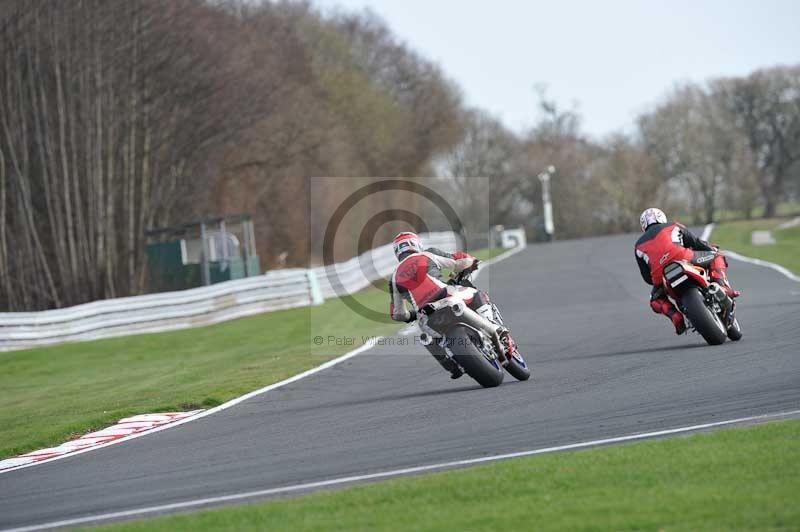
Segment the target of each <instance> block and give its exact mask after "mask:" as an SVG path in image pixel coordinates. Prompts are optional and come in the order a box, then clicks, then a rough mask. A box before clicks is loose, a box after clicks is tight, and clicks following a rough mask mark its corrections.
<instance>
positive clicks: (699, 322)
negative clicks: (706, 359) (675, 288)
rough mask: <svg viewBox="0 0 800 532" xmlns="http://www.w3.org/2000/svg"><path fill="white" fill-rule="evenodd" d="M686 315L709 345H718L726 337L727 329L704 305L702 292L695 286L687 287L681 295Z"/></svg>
mask: <svg viewBox="0 0 800 532" xmlns="http://www.w3.org/2000/svg"><path fill="white" fill-rule="evenodd" d="M681 303H682V304H683V308H684V310H685V311H686V315H687V316H688V317H689V319H690V320H691V322H692V325H694V328H695V329H696V330H697V332H699V333H700V336H702V337H703V338H704V339H705V341H706V342H708V344H709V345H720V344H722V343H724V342H725V340H726V339H727V338H728V331H727V330H726V329H725V325H724V324H723V323H722V320H721V319H720V318H719V316H717V315H715V314H714V312H713V311H712V310H711V309H709V308H708V307H707V306H706V302H705V299H704V298H703V294H702V293H700V290H699V289H697V288H689V289H687V290H686V291H685V292H684V293H683V294H682V295H681Z"/></svg>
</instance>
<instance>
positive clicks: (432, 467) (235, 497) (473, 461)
mask: <svg viewBox="0 0 800 532" xmlns="http://www.w3.org/2000/svg"><path fill="white" fill-rule="evenodd" d="M797 415H800V410H791V411H788V412H779V413H775V414H763V415H758V416H749V417H743V418H738V419H729V420H725V421H715V422H712V423H703V424H700V425H690V426H686V427H678V428H674V429H666V430H657V431H653V432H642V433H639V434H631V435H628V436H618V437H615V438H605V439H600V440H592V441H586V442H580V443H571V444H568V445H558V446H555V447H544V448H541V449H533V450H529V451H519V452H515V453H506V454H496V455H491V456H483V457H481V458H470V459H466V460H456V461H453V462H443V463H439V464H429V465H423V466H417V467H407V468H403V469H394V470H391V471H383V472H381V473H370V474H365V475H353V476H349V477H340V478H333V479H329V480H322V481H319V482H308V483H306V484H295V485H293V486H283V487H280V488H270V489H263V490H256V491H246V492H242V493H234V494H231V495H223V496H220V497H208V498H204V499H194V500H190V501H184V502H176V503H172V504H162V505H159V506H148V507H144V508H136V509H134V510H124V511H120V512H110V513H105V514H95V515H87V516H84V517H77V518H74V519H64V520H62V521H51V522H49V523H41V524H38V525H31V526H24V527H20V528H10V529H6V530H3V531H0V532H33V531H35V530H47V529H51V528H62V527H68V526H75V525H81V524H86V523H100V522H104V521H110V520H114V519H124V518H129V517H140V516H144V515H148V514H157V513H161V512H168V511H171V510H183V509H188V508H197V507H200V506H208V505H214V504H218V503H223V502H233V501H239V500H246V499H254V498H259V497H268V496H270V495H281V494H287V493H294V492H298V491H306V490H313V489H317V488H327V487H331V486H340V485H342V484H352V483H354V482H363V481H367V480H379V479H387V478H392V477H398V476H403V475H409V474H413V473H425V472H431V471H437V470H442V469H451V468H455V467H463V466H471V465H477V464H483V463H488V462H497V461H500V460H508V459H509V458H521V457H525V456H533V455H537V454H546V453H554V452H559V451H571V450H575V449H584V448H588V447H597V446H600V445H608V444H612V443H624V442H630V441H636V440H644V439H650V438H657V437H660V436H670V435H673V434H682V433H687V432H696V431H700V430H706V429H712V428H716V427H723V426H726V425H736V424H740V423H750V422H758V421H767V420H769V419H776V418H782V417H791V416H797Z"/></svg>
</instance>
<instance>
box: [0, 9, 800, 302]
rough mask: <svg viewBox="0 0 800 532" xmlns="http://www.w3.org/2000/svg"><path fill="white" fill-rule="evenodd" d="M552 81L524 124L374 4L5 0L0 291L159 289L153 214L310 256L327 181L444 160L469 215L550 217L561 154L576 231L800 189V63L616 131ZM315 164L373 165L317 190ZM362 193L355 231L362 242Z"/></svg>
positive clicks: (418, 169)
mask: <svg viewBox="0 0 800 532" xmlns="http://www.w3.org/2000/svg"><path fill="white" fill-rule="evenodd" d="M540 96H541V101H540V117H539V120H538V122H537V123H536V125H535V126H534V127H532V128H531V129H530V130H529V131H526V132H523V133H521V134H520V133H516V132H512V131H509V130H508V129H506V128H505V127H504V126H503V125H502V124H501V123H500V122H499V121H498V120H496V119H495V118H493V117H491V116H489V115H488V114H486V113H485V112H483V111H480V110H474V109H466V108H465V107H464V105H463V103H462V99H461V95H460V91H459V89H458V87H456V86H455V85H454V84H453V83H452V82H451V81H449V80H448V79H447V78H446V77H445V76H444V75H443V74H442V71H441V70H440V68H439V67H438V66H437V65H436V64H434V63H432V62H430V61H428V60H426V59H425V58H423V57H421V56H420V55H418V54H417V53H416V52H414V51H413V50H411V49H410V48H409V47H408V46H406V45H405V44H404V43H402V42H400V41H398V39H397V38H396V37H395V36H394V35H393V34H392V33H391V31H390V30H389V29H388V28H387V26H386V25H385V23H384V22H383V21H381V20H380V19H379V18H377V17H376V16H374V15H372V14H371V13H369V12H364V13H360V14H346V13H345V14H343V13H336V14H332V15H323V14H322V13H320V12H319V11H318V10H316V9H315V8H314V7H313V6H312V5H310V4H308V3H304V2H292V1H278V2H272V1H267V0H262V1H261V2H244V1H238V0H231V1H226V2H216V1H215V2H212V1H208V0H136V1H130V0H80V1H74V2H49V1H46V0H6V1H5V2H4V3H3V4H2V7H0V311H3V310H37V309H44V308H53V307H61V306H67V305H73V304H77V303H81V302H85V301H91V300H96V299H102V298H107V297H115V296H122V295H133V294H137V293H141V292H142V291H143V290H144V287H145V281H146V278H145V264H144V260H145V259H144V256H145V255H144V247H145V244H146V242H145V230H146V229H148V228H151V227H158V226H161V227H163V226H167V225H173V224H176V223H180V222H187V221H191V220H193V219H198V218H203V217H206V216H208V215H223V214H233V213H241V212H250V213H252V215H253V218H254V221H255V223H256V226H257V229H256V233H257V245H258V253H259V256H260V257H261V258H262V267H273V266H282V265H305V264H308V262H309V261H310V260H311V259H312V258H318V257H316V253H317V252H316V250H314V249H312V247H313V246H312V245H311V243H312V241H314V240H316V241H318V240H319V239H320V238H321V235H322V234H323V233H324V230H325V221H326V218H325V216H315V214H316V213H315V212H312V211H311V208H312V205H311V201H309V198H311V197H314V198H316V203H315V205H314V207H315V208H319V209H320V210H321V211H324V212H327V211H329V210H332V209H335V208H336V206H337V205H338V204H339V203H340V202H341V201H342V200H343V199H344V197H346V196H347V195H348V194H349V193H351V192H352V191H353V190H355V188H356V187H358V186H362V185H364V184H367V183H370V182H372V181H374V180H375V178H376V177H377V176H380V177H393V176H397V177H400V176H402V177H406V178H414V177H419V176H435V175H438V176H439V181H438V182H437V186H438V187H441V190H442V191H444V193H445V194H446V195H447V198H448V201H450V202H452V203H453V205H454V206H455V207H457V209H458V210H459V212H460V213H466V214H465V216H464V219H465V220H466V222H465V223H466V225H467V226H468V227H467V229H468V230H470V231H473V232H474V231H481V230H483V228H486V227H488V226H489V225H495V224H506V225H517V224H519V225H525V226H526V227H528V228H529V229H530V230H531V234H536V232H537V231H538V230H539V227H540V225H541V188H540V183H539V181H538V179H537V177H536V176H537V175H538V174H539V173H540V172H541V171H542V170H544V168H546V167H547V166H549V165H554V166H556V168H557V172H556V175H555V177H554V178H553V181H552V189H553V190H552V193H553V201H554V204H555V216H556V220H555V222H556V232H557V235H558V237H559V238H564V237H573V236H588V235H594V234H601V233H607V232H614V231H628V230H633V229H635V228H636V224H637V219H638V213H639V212H640V211H641V209H643V208H644V207H646V206H649V205H652V204H659V205H664V206H665V207H666V208H668V209H670V211H671V212H679V213H683V214H688V215H690V216H691V217H693V218H694V219H695V220H696V221H708V220H712V219H715V218H716V217H717V216H718V213H719V212H720V210H721V209H724V210H728V211H730V210H736V211H738V212H741V213H743V214H744V215H746V216H750V215H752V213H753V212H754V211H755V210H756V209H755V208H756V207H757V206H761V205H763V206H764V210H765V213H766V215H768V216H771V215H773V214H774V213H775V211H776V208H777V204H778V202H780V201H781V200H782V199H785V198H787V197H796V196H797V194H800V163H798V160H799V159H800V67H778V68H772V69H767V70H762V71H758V72H755V73H753V74H751V75H750V76H746V77H742V78H729V79H720V80H714V81H712V82H710V83H708V84H706V85H692V84H688V85H684V86H682V87H679V88H676V89H675V90H673V91H672V92H671V93H669V94H668V95H667V96H666V97H665V98H664V99H663V100H662V101H661V102H660V104H659V105H658V106H657V107H655V108H654V109H652V110H651V111H650V112H647V113H644V114H643V115H642V116H641V117H640V118H639V120H638V125H639V128H638V131H637V132H636V133H635V134H632V135H628V136H625V135H614V136H611V137H609V138H607V139H604V140H602V141H598V140H593V139H589V138H587V137H586V136H585V135H584V134H583V133H582V132H581V129H580V117H579V115H578V114H577V113H576V112H575V111H573V110H563V109H560V108H558V107H557V106H556V105H555V104H554V103H553V102H551V101H549V100H548V99H547V98H546V97H545V95H544V93H541V94H540ZM308 176H331V177H336V176H362V177H361V178H359V179H350V180H346V181H342V180H331V181H329V182H325V181H317V182H315V184H314V186H315V187H316V188H315V190H310V188H309V186H310V185H309V181H308V180H307V179H306V178H307V177H308ZM368 176H376V177H368ZM476 177H482V178H487V179H474V178H476ZM792 195H794V196H792ZM487 197H488V201H487V200H486V198H487ZM373 203H376V204H374V205H372V206H371V207H375V208H378V207H380V208H383V209H389V210H390V211H391V210H392V209H394V210H395V211H393V212H397V213H399V212H400V211H401V210H403V209H405V210H410V211H413V212H425V209H426V208H427V207H425V206H424V205H423V204H422V203H420V200H419V197H417V196H415V195H413V194H409V193H403V192H398V193H395V194H389V195H387V196H384V197H382V198H380V199H375V202H373ZM378 203H380V204H378ZM487 206H488V208H487ZM359 213H360V217H359V216H353V217H352V218H351V219H348V220H347V221H346V223H345V224H344V227H343V234H344V235H346V236H347V237H348V238H349V239H350V240H352V241H353V242H356V243H357V245H358V249H361V248H362V247H364V246H369V245H371V244H372V243H370V242H366V241H364V242H362V240H364V238H365V237H364V234H363V225H364V223H365V221H364V219H363V218H364V217H368V209H366V210H364V212H361V211H359ZM430 219H431V220H437V219H436V217H435V216H432V217H431V218H430ZM374 223H376V224H378V223H381V220H379V219H376V220H374ZM432 223H435V224H438V223H439V221H434V222H432ZM441 224H442V227H438V226H437V227H431V229H441V228H444V225H443V224H444V221H441ZM394 228H395V226H394V225H392V224H389V225H386V226H385V227H384V226H381V228H380V231H379V235H384V236H386V235H389V233H390V232H391V231H393V230H394ZM387 237H388V236H387ZM376 243H377V242H376ZM337 245H338V244H337ZM342 252H343V253H345V254H346V253H350V252H351V251H350V250H343V251H342Z"/></svg>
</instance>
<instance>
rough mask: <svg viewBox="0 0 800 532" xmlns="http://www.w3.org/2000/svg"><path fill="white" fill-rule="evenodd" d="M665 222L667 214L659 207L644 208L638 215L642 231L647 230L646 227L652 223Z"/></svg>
mask: <svg viewBox="0 0 800 532" xmlns="http://www.w3.org/2000/svg"><path fill="white" fill-rule="evenodd" d="M665 223H667V215H666V214H664V211H662V210H661V209H656V208H655V207H650V208H649V209H645V211H644V212H643V213H642V215H641V216H639V224H640V225H641V226H642V231H647V228H648V227H650V226H651V225H653V224H665Z"/></svg>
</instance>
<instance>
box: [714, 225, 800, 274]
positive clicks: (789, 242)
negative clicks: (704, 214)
mask: <svg viewBox="0 0 800 532" xmlns="http://www.w3.org/2000/svg"><path fill="white" fill-rule="evenodd" d="M785 221H787V219H786V218H772V219H764V220H747V221H740V222H730V223H722V224H719V225H717V226H715V227H714V231H713V232H712V233H711V240H712V241H713V242H715V243H717V244H719V245H720V246H721V247H722V249H729V250H731V251H736V252H737V253H741V254H742V255H747V256H748V257H756V258H759V259H762V260H767V261H770V262H774V263H776V264H780V265H781V266H784V267H786V268H788V269H789V270H791V271H792V272H793V273H794V274H795V275H797V274H800V226H798V227H792V228H789V229H776V228H777V227H778V225H780V224H781V223H783V222H785ZM760 230H764V231H772V234H773V236H774V237H775V241H776V242H775V244H767V245H762V246H754V245H753V244H752V243H751V240H750V238H751V235H752V233H753V231H760ZM734 275H735V273H734Z"/></svg>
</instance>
